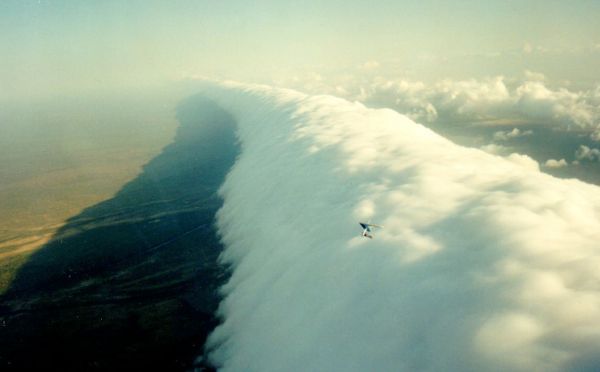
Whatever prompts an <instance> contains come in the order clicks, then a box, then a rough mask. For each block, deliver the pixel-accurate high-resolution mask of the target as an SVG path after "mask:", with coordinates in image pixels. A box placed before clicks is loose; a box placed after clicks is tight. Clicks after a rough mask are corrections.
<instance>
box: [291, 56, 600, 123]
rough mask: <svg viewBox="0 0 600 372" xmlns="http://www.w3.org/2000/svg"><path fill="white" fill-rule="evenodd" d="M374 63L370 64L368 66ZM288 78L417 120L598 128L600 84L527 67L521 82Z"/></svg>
mask: <svg viewBox="0 0 600 372" xmlns="http://www.w3.org/2000/svg"><path fill="white" fill-rule="evenodd" d="M367 65H369V66H372V65H375V62H373V61H371V62H367V63H366V64H365V66H367ZM291 83H292V84H291V85H290V82H285V83H284V84H287V85H288V86H294V87H296V88H299V89H301V90H303V91H307V92H309V93H324V92H325V93H331V94H335V95H341V96H343V97H344V98H347V99H350V100H358V101H360V102H363V103H366V104H368V105H372V106H378V107H389V108H393V109H395V110H397V111H398V112H400V113H403V114H406V115H408V116H409V117H410V118H411V119H413V120H415V121H417V122H423V123H431V122H435V121H442V122H478V123H481V124H498V123H499V124H505V123H507V122H508V123H510V124H513V125H514V124H537V125H546V126H552V127H555V128H558V129H564V128H566V127H576V128H580V129H586V130H591V131H598V130H599V127H600V85H599V86H597V87H596V88H595V89H591V90H587V91H572V90H569V89H567V88H564V87H560V88H551V87H550V86H549V85H548V83H547V82H546V78H545V76H544V75H543V74H540V73H536V72H531V71H525V73H524V77H523V79H521V80H515V79H506V78H505V77H503V76H497V77H492V78H487V79H479V80H477V79H468V80H451V79H446V80H441V81H438V82H436V83H432V84H425V83H424V82H421V81H415V80H410V79H402V78H396V79H387V78H383V77H379V76H373V77H371V78H365V77H364V76H362V77H360V78H358V77H357V78H352V77H349V76H346V77H345V78H343V79H338V80H337V81H325V79H323V78H322V77H320V79H319V80H315V79H313V78H312V77H310V76H307V77H306V79H296V80H295V81H294V82H291Z"/></svg>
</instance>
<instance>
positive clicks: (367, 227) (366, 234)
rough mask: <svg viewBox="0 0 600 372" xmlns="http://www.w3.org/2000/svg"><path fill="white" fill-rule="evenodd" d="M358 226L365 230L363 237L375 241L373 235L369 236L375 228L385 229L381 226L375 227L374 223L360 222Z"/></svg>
mask: <svg viewBox="0 0 600 372" xmlns="http://www.w3.org/2000/svg"><path fill="white" fill-rule="evenodd" d="M358 224H359V225H360V226H361V227H362V228H363V232H362V236H363V237H364V238H369V239H373V235H371V234H369V233H370V232H371V231H372V228H373V227H379V228H382V227H383V226H381V225H375V224H373V223H364V222H359V223H358Z"/></svg>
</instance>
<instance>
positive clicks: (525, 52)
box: [0, 0, 600, 101]
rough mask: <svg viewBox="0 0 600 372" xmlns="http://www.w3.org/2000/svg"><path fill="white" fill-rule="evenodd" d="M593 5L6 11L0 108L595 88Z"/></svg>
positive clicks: (599, 40) (204, 4) (599, 50)
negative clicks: (170, 86)
mask: <svg viewBox="0 0 600 372" xmlns="http://www.w3.org/2000/svg"><path fill="white" fill-rule="evenodd" d="M599 16H600V4H599V3H597V2H593V1H583V0H580V1H574V2H569V3H565V2H560V1H552V2H547V1H545V2H542V1H525V2H522V1H492V2H484V3H482V2H475V1H460V2H454V3H447V2H443V1H438V0H435V1H399V2H396V1H379V2H375V3H373V2H367V1H356V0H354V1H344V2H342V1H327V2H319V1H308V2H303V3H302V4H301V5H299V4H297V5H294V4H291V3H288V2H279V1H274V0H270V1H258V2H252V3H248V2H243V1H228V2H213V1H174V2H162V1H143V2H142V1H127V2H122V1H86V2H75V3H74V2H69V1H43V0H40V1H4V2H2V3H0V50H2V55H3V58H2V61H0V82H1V85H2V86H3V88H4V89H2V93H1V94H0V100H1V101H7V100H8V101H11V100H23V99H25V100H26V99H31V98H39V97H48V96H53V95H65V94H66V95H81V94H89V93H93V92H101V93H102V92H110V91H113V90H125V89H130V90H134V91H135V90H136V89H140V88H144V87H152V86H157V85H161V84H164V83H168V82H175V81H179V80H181V79H186V78H190V77H195V76H202V77H209V78H216V79H235V80H240V81H244V82H261V83H267V84H269V83H273V82H277V81H282V80H286V79H303V78H304V77H305V76H314V75H315V74H319V75H324V76H328V77H331V76H344V75H348V74H349V75H351V76H352V77H353V78H354V79H362V78H366V77H370V76H373V75H376V76H379V77H381V78H411V79H414V80H419V81H424V82H427V83H431V82H435V81H438V80H441V79H452V80H464V79H470V78H475V79H481V78H484V77H494V76H498V75H502V76H507V77H509V78H516V77H519V76H521V75H522V74H523V73H524V71H532V72H535V73H541V74H544V75H545V76H547V77H548V79H549V80H550V82H551V83H552V84H554V85H560V86H564V87H569V86H574V87H587V88H590V87H592V86H594V85H595V84H596V83H597V81H598V78H599V77H600V71H598V70H597V69H596V68H594V67H595V66H597V65H598V63H599V62H600V37H599V36H598V35H600V25H599V24H598V22H597V19H598V18H599Z"/></svg>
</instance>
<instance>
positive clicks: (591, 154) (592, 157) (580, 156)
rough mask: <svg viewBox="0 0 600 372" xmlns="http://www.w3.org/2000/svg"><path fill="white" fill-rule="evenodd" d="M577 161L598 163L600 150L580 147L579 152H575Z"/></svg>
mask: <svg viewBox="0 0 600 372" xmlns="http://www.w3.org/2000/svg"><path fill="white" fill-rule="evenodd" d="M575 159H577V160H579V161H581V160H587V161H597V160H600V150H599V149H596V148H589V147H587V146H585V145H580V146H579V148H578V149H577V151H575Z"/></svg>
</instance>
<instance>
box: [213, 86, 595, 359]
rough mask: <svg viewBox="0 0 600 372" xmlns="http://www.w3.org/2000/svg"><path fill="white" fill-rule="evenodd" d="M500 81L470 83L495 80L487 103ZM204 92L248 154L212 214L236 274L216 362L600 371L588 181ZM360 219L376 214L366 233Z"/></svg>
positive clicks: (330, 100) (286, 106) (289, 101)
mask: <svg viewBox="0 0 600 372" xmlns="http://www.w3.org/2000/svg"><path fill="white" fill-rule="evenodd" d="M501 85H502V84H501V83H500V82H490V84H489V85H488V86H487V87H488V88H485V87H483V88H481V89H484V88H485V89H496V90H498V94H497V95H496V96H495V97H497V98H496V99H489V98H488V99H489V100H490V102H491V104H493V102H495V101H496V100H499V101H502V100H504V98H503V97H504V96H505V94H506V93H503V92H502V89H501ZM407 89H411V88H410V87H408V88H407ZM204 91H205V93H206V94H207V95H209V96H210V97H212V98H213V99H215V100H216V101H217V102H218V103H219V104H220V105H222V106H223V107H224V108H225V109H227V110H229V111H231V112H232V113H233V114H234V115H235V116H236V118H237V120H238V125H239V128H238V135H239V139H240V142H241V148H242V151H241V154H240V156H239V158H238V160H237V162H236V164H235V165H234V167H233V168H232V170H231V172H230V174H229V175H228V177H227V179H226V181H225V183H224V185H223V186H222V189H221V194H222V196H223V197H224V205H223V207H222V209H221V210H220V212H219V214H218V226H219V231H220V233H221V234H222V237H223V241H224V243H225V245H226V250H225V252H224V253H223V255H222V259H223V261H224V262H226V263H228V264H231V265H232V269H233V275H232V277H231V279H230V281H229V282H228V283H227V285H226V286H225V287H224V288H223V291H224V294H225V296H226V297H225V299H224V301H223V303H222V305H221V308H220V314H221V316H222V317H223V320H224V323H223V324H222V325H221V326H219V327H218V328H217V329H216V330H215V332H214V333H213V334H212V335H211V337H210V341H209V345H210V348H211V349H212V353H211V358H212V361H213V362H214V363H216V364H217V365H218V366H220V368H221V369H222V370H224V371H300V370H302V371H317V370H320V371H366V370H371V371H402V370H404V371H415V370H424V371H441V370H445V371H448V370H456V371H504V370H511V371H534V370H535V371H540V370H544V371H558V370H586V369H589V370H593V369H596V370H597V369H598V368H600V356H599V354H598V352H597V351H598V350H600V322H598V319H600V271H599V270H598V267H600V248H599V246H598V241H600V189H599V188H598V187H596V186H592V185H588V184H585V183H582V182H579V181H576V180H560V179H556V178H553V177H551V176H549V175H546V174H543V173H541V172H540V171H539V170H538V166H537V163H535V162H534V161H532V160H531V159H529V158H527V157H525V156H522V155H514V156H511V157H510V158H509V159H505V158H501V157H498V156H494V155H490V154H487V153H485V152H483V151H481V150H477V149H469V148H463V147H460V146H457V145H455V144H453V143H451V142H450V141H447V140H446V139H444V138H442V137H440V136H438V135H436V134H435V133H433V132H432V131H431V130H428V129H427V128H425V127H423V126H421V125H418V124H415V123H414V122H412V121H411V120H410V119H409V118H407V117H405V116H402V115H400V114H398V113H396V112H394V111H391V110H385V109H383V110H373V109H367V108H365V107H364V106H362V105H361V104H358V103H349V102H347V101H345V100H342V99H338V98H334V97H330V96H306V95H303V94H300V93H297V92H294V91H289V90H276V89H271V88H268V87H256V86H242V85H236V84H227V85H220V86H216V85H211V84H209V85H208V86H207V87H206V89H204ZM474 99H475V100H476V99H479V98H477V97H476V96H474V97H469V96H468V95H467V94H466V93H465V95H463V98H460V97H459V96H456V98H455V101H460V102H462V103H460V104H459V106H461V107H468V102H470V101H472V100H474ZM449 104H450V103H449ZM369 219H370V220H371V221H372V222H375V223H380V224H383V225H385V228H383V229H381V230H378V231H376V232H375V238H374V239H373V240H370V239H365V238H362V237H360V227H359V225H358V222H359V221H363V220H369Z"/></svg>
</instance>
